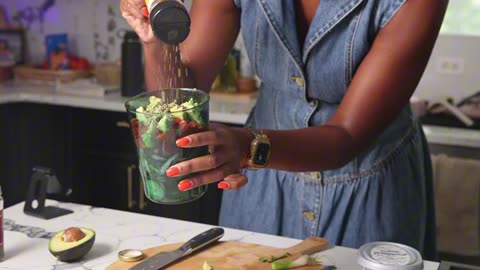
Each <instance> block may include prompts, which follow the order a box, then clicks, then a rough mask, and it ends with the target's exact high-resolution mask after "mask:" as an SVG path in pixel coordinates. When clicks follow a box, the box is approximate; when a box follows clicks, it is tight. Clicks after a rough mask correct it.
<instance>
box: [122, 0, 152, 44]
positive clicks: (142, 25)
mask: <svg viewBox="0 0 480 270" xmlns="http://www.w3.org/2000/svg"><path fill="white" fill-rule="evenodd" d="M120 10H121V12H122V16H123V18H125V20H126V21H127V23H128V24H129V25H130V26H131V27H132V29H133V30H134V31H135V32H136V33H137V35H138V37H139V38H140V40H142V41H143V43H154V42H157V41H158V40H157V39H156V38H155V36H154V35H153V31H152V27H151V26H150V22H149V20H148V10H147V7H146V5H145V0H120Z"/></svg>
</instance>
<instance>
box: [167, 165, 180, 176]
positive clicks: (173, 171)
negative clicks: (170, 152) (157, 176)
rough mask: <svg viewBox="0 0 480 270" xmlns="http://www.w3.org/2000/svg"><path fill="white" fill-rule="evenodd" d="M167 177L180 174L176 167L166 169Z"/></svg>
mask: <svg viewBox="0 0 480 270" xmlns="http://www.w3.org/2000/svg"><path fill="white" fill-rule="evenodd" d="M165 173H166V175H167V176H168V177H172V176H176V175H178V174H179V173H180V169H178V168H177V167H171V168H168V170H167V171H166V172H165Z"/></svg>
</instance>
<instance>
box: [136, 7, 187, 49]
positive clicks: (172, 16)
mask: <svg viewBox="0 0 480 270" xmlns="http://www.w3.org/2000/svg"><path fill="white" fill-rule="evenodd" d="M145 4H146V5H147V9H148V12H149V14H150V15H149V19H150V25H151V26H152V31H153V33H154V35H155V36H156V37H157V39H159V40H161V41H163V42H165V43H168V44H174V45H177V44H179V43H181V42H182V41H184V40H185V39H186V38H187V36H188V34H189V33H190V23H191V21H190V15H189V13H188V10H187V8H186V7H185V5H184V3H183V1H180V0H145Z"/></svg>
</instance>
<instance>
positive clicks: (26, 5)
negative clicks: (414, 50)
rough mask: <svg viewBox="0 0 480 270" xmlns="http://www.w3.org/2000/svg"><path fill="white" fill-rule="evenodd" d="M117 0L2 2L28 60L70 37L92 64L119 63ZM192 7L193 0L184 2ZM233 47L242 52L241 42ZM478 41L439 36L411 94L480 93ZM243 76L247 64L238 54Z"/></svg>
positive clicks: (35, 59)
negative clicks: (23, 31) (22, 35)
mask: <svg viewBox="0 0 480 270" xmlns="http://www.w3.org/2000/svg"><path fill="white" fill-rule="evenodd" d="M119 3H120V0H0V4H2V5H4V6H6V7H7V10H8V13H9V15H10V17H13V18H15V19H16V20H17V21H21V22H22V24H23V25H25V26H26V27H27V28H28V29H29V31H28V45H29V55H28V56H29V59H30V61H31V62H34V63H37V62H40V61H42V60H43V58H44V55H45V46H44V36H45V35H46V34H52V33H61V32H68V33H69V36H70V42H71V49H72V51H73V52H75V53H77V54H80V55H82V56H85V57H87V58H88V59H89V60H91V61H92V62H106V61H116V60H119V59H120V45H121V42H122V34H123V33H124V32H125V31H126V30H127V29H129V26H128V25H127V23H126V22H125V20H124V19H123V18H122V16H121V14H120V8H119ZM186 3H187V6H190V3H191V0H187V1H186ZM236 47H238V48H241V47H242V42H241V39H239V40H238V41H237V44H236ZM478 48H480V36H477V37H472V36H452V35H442V36H440V38H439V40H438V42H437V44H436V47H435V49H434V52H433V55H432V58H431V61H430V63H429V65H428V67H427V70H426V72H425V74H424V76H423V78H422V81H421V82H420V85H419V87H418V90H417V91H416V92H415V95H416V96H418V97H420V98H426V99H432V98H436V97H441V96H451V97H453V98H455V99H456V100H458V99H461V98H463V97H465V96H468V95H470V94H473V93H475V92H476V91H479V90H480V49H478ZM241 62H242V71H245V70H248V59H247V58H246V56H245V55H242V61H241Z"/></svg>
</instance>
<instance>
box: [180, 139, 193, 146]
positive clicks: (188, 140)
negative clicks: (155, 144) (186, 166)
mask: <svg viewBox="0 0 480 270" xmlns="http://www.w3.org/2000/svg"><path fill="white" fill-rule="evenodd" d="M191 143H192V139H190V138H189V137H184V138H181V139H178V140H177V146H180V147H183V146H187V145H189V144H191Z"/></svg>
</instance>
